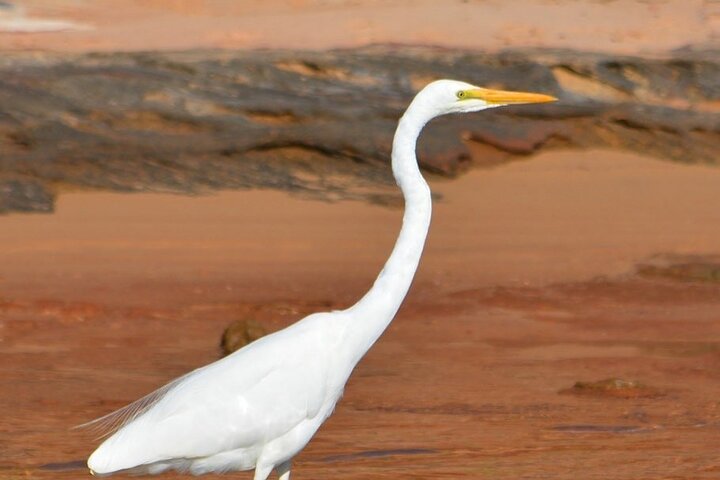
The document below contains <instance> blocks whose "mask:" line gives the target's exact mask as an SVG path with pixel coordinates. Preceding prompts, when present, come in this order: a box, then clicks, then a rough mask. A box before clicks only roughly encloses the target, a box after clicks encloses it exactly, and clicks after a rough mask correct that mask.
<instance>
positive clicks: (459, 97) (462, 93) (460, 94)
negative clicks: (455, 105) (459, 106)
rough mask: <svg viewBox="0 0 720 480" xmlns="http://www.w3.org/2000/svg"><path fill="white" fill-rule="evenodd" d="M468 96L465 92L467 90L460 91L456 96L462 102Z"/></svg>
mask: <svg viewBox="0 0 720 480" xmlns="http://www.w3.org/2000/svg"><path fill="white" fill-rule="evenodd" d="M466 95H467V93H466V92H465V90H458V92H457V93H456V94H455V96H456V97H457V98H458V100H462V99H463V98H465V96H466Z"/></svg>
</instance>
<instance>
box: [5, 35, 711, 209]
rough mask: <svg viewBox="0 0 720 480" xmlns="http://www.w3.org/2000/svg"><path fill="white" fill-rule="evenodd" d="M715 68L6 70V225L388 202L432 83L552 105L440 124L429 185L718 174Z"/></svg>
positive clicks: (430, 141)
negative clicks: (400, 131)
mask: <svg viewBox="0 0 720 480" xmlns="http://www.w3.org/2000/svg"><path fill="white" fill-rule="evenodd" d="M398 52H399V53H398ZM718 58H719V56H718V54H717V52H678V53H677V54H676V55H675V56H674V57H672V58H667V59H641V58H634V57H621V58H619V57H609V56H605V55H600V54H587V53H576V52H548V51H514V52H513V51H511V52H503V53H498V54H485V53H473V52H456V51H447V50H439V49H426V48H403V49H393V48H389V47H375V48H367V49H359V50H342V51H330V52H314V53H313V52H293V51H250V52H227V51H212V52H186V53H115V54H89V55H80V56H73V55H61V56H55V55H49V54H43V55H29V54H27V55H15V56H12V55H10V56H5V57H4V58H3V59H0V211H8V210H27V209H32V210H39V211H48V210H50V209H51V207H50V205H51V203H52V198H53V194H52V193H51V192H56V191H59V190H61V189H62V188H64V187H65V186H69V187H72V188H78V187H80V188H91V189H105V190H116V191H171V192H183V193H192V192H198V191H204V190H208V189H209V190H212V189H220V188H235V189H237V188H252V187H271V188H281V189H285V190H289V191H292V192H297V193H300V194H303V195H308V196H314V197H318V198H323V199H330V200H332V199H339V198H359V199H364V200H370V201H375V202H388V201H391V200H393V199H394V198H395V197H394V196H395V193H394V191H392V190H389V189H387V188H386V187H387V186H388V185H392V177H391V175H390V171H389V168H388V166H387V163H388V157H389V152H390V144H391V139H392V135H393V131H394V126H395V123H396V121H397V119H398V117H399V116H400V115H401V113H402V111H403V109H404V108H405V106H406V105H407V103H408V101H409V100H410V99H411V97H412V95H413V94H414V92H415V91H416V90H418V89H419V88H421V87H422V86H423V85H424V84H425V83H426V82H428V81H430V80H433V79H436V78H441V77H450V78H458V79H466V80H468V81H472V82H474V83H478V84H482V85H486V86H491V87H501V88H511V89H516V90H532V91H539V92H545V93H550V94H555V95H557V96H559V97H560V98H561V101H560V102H558V103H556V104H550V105H539V106H523V107H518V108H506V109H501V110H497V111H492V112H489V113H485V114H479V115H472V116H463V117H462V118H459V117H447V118H442V119H439V120H438V121H436V122H433V123H432V124H431V125H430V127H429V128H428V131H427V132H426V134H425V135H424V137H423V139H422V140H421V142H420V145H419V159H420V162H421V164H422V166H423V168H424V169H425V170H426V171H428V172H432V173H437V174H441V175H445V176H454V175H458V174H460V173H461V172H462V171H464V170H465V169H467V168H468V167H469V166H470V165H486V166H492V165H494V164H497V163H501V162H505V161H508V160H512V159H514V158H517V157H522V156H527V155H529V154H533V153H535V152H537V151H539V150H541V149H544V148H556V147H580V148H588V147H607V148H622V149H629V150H633V151H638V152H642V153H644V154H648V155H653V156H656V157H658V158H662V159H667V160H673V161H680V162H703V163H709V164H717V163H718V152H719V151H720V113H718V112H719V110H720V107H719V106H718V105H720V102H719V101H720V61H718Z"/></svg>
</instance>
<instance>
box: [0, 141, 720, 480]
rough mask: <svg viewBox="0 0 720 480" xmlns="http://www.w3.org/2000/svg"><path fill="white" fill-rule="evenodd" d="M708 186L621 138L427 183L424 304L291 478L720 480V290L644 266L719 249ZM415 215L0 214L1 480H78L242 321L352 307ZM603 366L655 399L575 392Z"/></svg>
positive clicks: (74, 209) (718, 196) (253, 210)
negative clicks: (94, 422) (111, 432)
mask: <svg viewBox="0 0 720 480" xmlns="http://www.w3.org/2000/svg"><path fill="white" fill-rule="evenodd" d="M717 185H720V170H718V169H711V168H704V167H689V166H680V165H674V164H667V163H661V162H657V161H654V160H649V159H644V158H640V157H637V156H632V155H627V154H616V153H612V152H584V153H582V154H580V153H576V152H568V153H562V154H557V153H555V154H552V155H547V156H541V157H538V158H535V159H533V160H532V161H529V162H525V163H515V164H510V165H506V166H502V167H498V168H495V169H492V170H479V171H475V172H471V173H470V174H469V175H467V176H465V177H463V178H461V179H459V180H457V181H452V182H449V181H446V182H435V183H434V185H433V188H434V190H435V191H437V192H440V193H442V194H443V200H442V201H441V202H439V203H437V204H436V207H435V216H434V221H433V225H432V229H431V235H430V238H429V242H428V247H427V249H426V252H425V256H424V259H423V263H422V266H421V270H420V272H419V274H418V278H417V281H416V283H415V285H414V287H413V289H412V291H411V294H410V296H409V297H408V300H407V302H406V304H405V306H404V307H403V308H402V310H401V312H400V314H399V316H398V318H397V319H396V321H395V322H394V323H393V324H392V325H391V327H390V328H389V330H388V331H387V332H386V334H385V335H384V336H383V337H382V339H381V340H380V341H379V343H378V344H377V345H376V346H375V347H374V348H373V350H372V351H371V352H370V353H369V354H368V356H367V357H366V358H365V359H364V360H363V362H362V363H361V364H360V366H359V368H358V369H357V371H356V373H355V375H354V376H353V377H352V379H351V381H350V383H349V385H348V388H347V389H346V394H345V397H344V399H343V400H342V402H341V403H340V405H339V407H338V409H337V411H336V413H335V415H334V416H333V417H331V419H330V420H329V421H328V423H327V424H326V425H325V426H324V427H323V428H322V429H321V431H320V432H319V434H318V435H317V437H316V438H315V439H314V440H313V441H312V442H311V443H310V445H309V446H308V448H307V449H306V450H305V451H304V452H303V453H302V454H301V455H300V456H299V457H298V458H297V460H296V465H295V471H294V478H319V479H322V478H338V477H340V478H358V479H359V478H370V477H372V478H376V477H380V478H389V477H390V476H393V477H395V476H398V475H406V476H407V475H409V476H410V477H412V478H438V477H440V478H477V477H478V476H480V477H493V478H508V479H509V478H513V479H515V478H545V477H548V478H568V479H571V478H573V479H574V478H579V477H582V478H600V477H602V478H608V477H609V478H619V479H623V478H627V479H631V478H632V479H635V478H717V477H718V475H720V460H719V459H718V456H717V451H716V450H717V449H716V447H715V446H716V445H718V444H720V401H719V400H718V399H719V398H720V395H719V394H720V374H719V373H718V372H720V321H719V320H720V313H718V312H720V308H719V307H720V284H718V283H717V282H713V281H705V282H702V281H683V280H679V279H676V278H665V277H662V276H656V277H653V276H647V275H645V276H643V275H636V274H635V273H634V272H635V266H636V265H637V264H638V263H641V262H645V261H647V259H648V258H650V257H652V256H654V255H658V254H665V253H675V254H678V253H680V254H696V255H700V257H698V258H701V259H702V258H710V257H707V256H708V255H717V254H718V253H719V250H720V248H719V247H718V245H720V209H718V208H717V205H720V189H719V188H717ZM400 215H401V212H400V211H399V210H392V209H386V208H381V207H377V206H369V205H364V204H361V203H353V202H348V203H337V204H325V203H319V202H312V201H307V200H302V199H296V198H293V197H290V196H288V195H286V194H283V193H277V192H266V191H254V192H227V193H222V194H219V195H215V196H206V197H197V198H188V197H179V196H165V195H114V194H99V193H72V194H65V195H62V196H61V197H60V201H59V204H58V212H57V213H56V214H54V215H33V216H22V215H14V216H7V217H0V392H1V393H0V409H1V410H2V411H3V412H4V415H3V418H2V420H0V479H5V478H12V479H15V478H21V477H22V478H28V477H29V478H34V477H38V478H68V479H70V478H85V477H87V475H88V474H87V473H86V472H85V471H84V470H83V469H82V468H81V465H82V463H79V462H78V461H79V460H80V459H82V458H84V457H86V456H87V454H88V453H89V452H90V451H91V450H92V448H93V446H94V445H95V444H96V442H95V441H94V440H93V439H92V436H91V435H90V434H89V433H87V432H82V431H69V430H68V428H69V427H71V426H73V425H76V424H79V423H82V422H83V421H86V420H88V419H91V418H94V417H96V416H99V415H102V414H104V413H107V412H109V411H110V410H112V409H114V408H117V407H120V406H122V405H124V404H125V403H127V402H130V401H132V400H134V399H136V398H138V397H139V396H141V395H143V394H144V393H147V392H149V391H150V390H152V389H153V388H156V387H157V386H160V385H161V384H162V383H164V382H165V381H167V380H169V379H171V378H173V377H175V376H177V375H179V374H181V373H183V372H185V371H188V370H190V369H192V368H194V367H197V366H199V365H202V364H204V363H207V362H209V361H212V360H214V359H216V358H218V356H219V348H218V343H219V339H220V334H221V332H222V330H223V328H224V327H225V326H226V325H227V324H229V323H230V322H231V321H233V320H236V319H239V318H254V319H256V320H258V321H260V322H262V323H263V324H264V325H266V326H267V327H268V328H269V329H275V328H280V327H282V326H284V325H287V324H289V323H291V322H293V321H295V320H297V319H298V318H300V317H302V316H303V315H305V314H307V313H310V312H312V311H317V310H326V309H330V308H342V307H343V306H346V305H349V304H350V303H352V301H354V299H356V298H358V297H359V295H361V293H362V292H363V291H364V289H366V288H367V287H368V285H369V284H370V282H371V281H372V279H373V278H374V275H375V274H376V273H377V271H379V269H380V267H381V265H382V262H383V261H384V258H385V257H386V256H387V254H388V252H389V250H390V248H391V246H392V243H393V241H394V237H395V235H396V233H397V229H398V224H399V221H400ZM708 261H710V260H708ZM612 377H617V378H623V379H627V380H635V381H637V382H640V384H642V385H644V386H647V388H648V389H651V390H650V391H652V394H651V395H650V394H649V395H634V394H631V393H628V395H617V394H616V393H612V392H611V393H610V394H608V393H607V392H603V391H592V392H589V393H587V392H586V393H583V394H576V393H573V392H572V387H573V385H574V384H575V383H576V382H578V381H582V382H595V381H599V380H603V379H607V378H612ZM239 476H242V474H240V475H239ZM247 476H248V475H246V477H247ZM169 477H172V475H169Z"/></svg>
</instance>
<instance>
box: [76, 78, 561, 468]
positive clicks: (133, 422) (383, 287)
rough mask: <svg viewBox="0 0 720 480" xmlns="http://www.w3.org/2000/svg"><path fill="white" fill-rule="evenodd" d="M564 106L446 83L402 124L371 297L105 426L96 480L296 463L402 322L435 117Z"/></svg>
mask: <svg viewBox="0 0 720 480" xmlns="http://www.w3.org/2000/svg"><path fill="white" fill-rule="evenodd" d="M554 100H556V99H555V98H553V97H551V96H548V95H542V94H536V93H524V92H508V91H502V90H491V89H485V88H479V87H476V86H473V85H470V84H468V83H463V82H458V81H454V80H438V81H436V82H433V83H430V84H429V85H428V86H426V87H425V88H424V89H423V90H422V91H421V92H419V93H418V94H417V95H416V96H415V98H414V99H413V101H412V103H411V104H410V106H409V107H408V109H407V111H406V112H405V114H404V115H403V116H402V118H401V119H400V122H399V124H398V127H397V130H396V132H395V138H394V140H393V146H392V171H393V174H394V175H395V179H396V181H397V183H398V185H399V186H400V189H401V190H402V193H403V196H404V198H405V213H404V216H403V223H402V229H401V230H400V235H399V237H398V239H397V242H396V243H395V247H394V248H393V251H392V254H391V255H390V258H388V260H387V263H385V266H384V268H383V270H382V271H381V272H380V275H379V276H378V278H377V280H375V283H374V284H373V286H372V288H371V289H370V291H369V292H367V294H365V296H364V297H363V298H362V299H361V300H360V301H359V302H357V303H356V304H355V305H353V306H352V307H350V308H348V309H347V310H342V311H333V312H325V313H316V314H313V315H310V316H308V317H306V318H304V319H302V320H300V321H298V322H297V323H295V324H293V325H291V326H289V327H288V328H285V329H284V330H281V331H278V332H276V333H273V334H271V335H268V336H266V337H264V338H261V339H259V340H257V341H255V342H253V343H251V344H249V345H247V346H246V347H244V348H242V349H241V350H238V351H237V352H235V353H233V354H232V355H230V356H227V357H225V358H223V359H221V360H219V361H217V362H215V363H212V364H210V365H207V366H205V367H202V368H199V369H197V370H195V371H193V372H190V373H189V374H187V375H185V376H183V377H180V378H178V379H177V380H175V381H173V382H171V383H170V384H168V385H166V386H165V387H163V388H161V389H160V390H158V391H156V392H154V393H152V394H150V395H148V396H147V397H145V398H143V399H140V400H138V401H137V402H135V403H133V404H131V405H129V406H127V407H125V408H123V409H121V410H119V411H117V412H114V413H111V414H110V415H107V416H105V417H103V418H100V419H98V420H96V421H95V422H91V423H95V424H98V425H100V426H101V427H102V426H105V427H107V428H108V429H109V430H110V431H111V432H114V433H112V435H111V436H110V437H109V438H108V439H107V440H105V441H104V442H103V443H102V444H101V445H100V447H98V449H97V450H95V452H94V453H93V454H92V455H91V456H90V458H89V459H88V467H89V468H90V470H91V472H92V473H94V474H110V473H115V472H121V471H131V472H134V473H150V474H154V473H160V472H164V471H166V470H179V471H188V472H190V473H193V474H203V473H208V472H226V471H232V470H251V469H253V468H254V469H255V477H254V478H255V480H265V479H266V478H267V477H268V475H270V473H271V472H272V470H273V469H274V470H276V471H277V473H278V475H279V477H280V480H288V479H289V477H290V462H291V461H292V459H293V457H294V456H295V455H297V453H298V452H300V450H302V448H303V447H304V446H305V445H306V444H307V443H308V442H309V441H310V439H311V438H312V436H313V435H314V434H315V432H316V431H317V430H318V428H319V427H320V425H322V423H323V422H324V421H325V419H327V418H328V416H330V414H331V413H332V412H333V409H334V408H335V404H336V403H337V401H338V400H339V399H340V397H341V396H342V393H343V389H344V387H345V383H346V382H347V380H348V378H349V377H350V374H351V373H352V371H353V369H354V368H355V366H356V365H357V363H358V362H359V361H360V359H361V358H362V357H363V356H364V355H365V353H366V352H367V351H368V350H369V349H370V347H371V346H372V345H373V344H374V343H375V341H376V340H377V339H378V337H379V336H380V335H381V334H382V333H383V331H384V330H385V328H386V327H387V326H388V324H389V323H390V321H391V320H392V319H393V317H394V316H395V313H396V312H397V310H398V308H399V307H400V304H401V303H402V301H403V299H404V298H405V295H406V293H407V291H408V289H409V288H410V283H411V282H412V279H413V276H414V275H415V270H416V269H417V266H418V262H419V261H420V256H421V254H422V250H423V246H424V244H425V237H426V235H427V231H428V227H429V226H430V211H431V199H430V188H429V187H428V185H427V183H425V181H424V179H423V177H422V175H421V173H420V169H419V168H418V164H417V160H416V158H415V143H416V140H417V138H418V135H419V134H420V130H422V128H423V126H424V125H425V124H426V123H427V122H428V121H430V120H431V119H432V118H434V117H436V116H439V115H443V114H448V113H462V112H473V111H478V110H483V109H486V108H491V107H498V106H502V105H508V104H518V103H541V102H550V101H554Z"/></svg>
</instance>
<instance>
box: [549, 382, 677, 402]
mask: <svg viewBox="0 0 720 480" xmlns="http://www.w3.org/2000/svg"><path fill="white" fill-rule="evenodd" d="M560 393H571V394H575V395H593V396H598V397H613V398H653V397H659V396H662V395H663V393H662V392H660V391H659V390H657V389H655V388H651V387H648V386H646V385H643V384H642V383H640V382H638V381H636V380H623V379H622V378H608V379H605V380H600V381H596V382H575V385H573V386H572V387H571V388H566V389H564V390H561V391H560Z"/></svg>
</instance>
